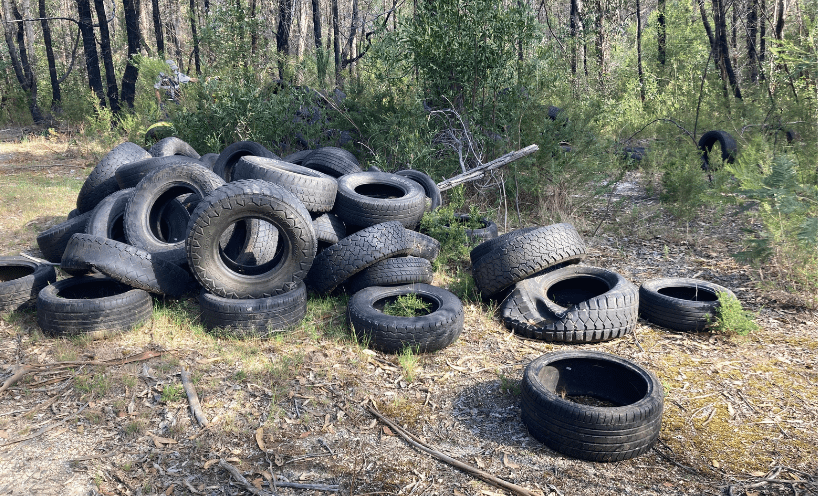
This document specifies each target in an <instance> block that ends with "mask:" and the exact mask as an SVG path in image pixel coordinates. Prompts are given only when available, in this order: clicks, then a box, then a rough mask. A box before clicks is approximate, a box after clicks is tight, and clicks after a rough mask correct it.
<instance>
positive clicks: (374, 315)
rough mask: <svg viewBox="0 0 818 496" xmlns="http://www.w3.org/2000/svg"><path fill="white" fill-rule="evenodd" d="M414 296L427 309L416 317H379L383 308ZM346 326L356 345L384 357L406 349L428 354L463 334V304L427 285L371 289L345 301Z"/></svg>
mask: <svg viewBox="0 0 818 496" xmlns="http://www.w3.org/2000/svg"><path fill="white" fill-rule="evenodd" d="M410 294H412V295H416V296H417V297H418V298H420V299H421V300H423V301H424V302H426V303H428V304H430V305H431V309H430V312H429V313H428V314H426V315H421V316H418V317H396V316H392V315H387V314H385V313H383V308H384V305H385V304H386V303H387V302H390V301H393V300H395V299H396V298H398V297H399V296H405V295H410ZM347 315H348V319H349V324H350V326H351V328H352V330H353V332H354V333H355V337H356V339H357V340H358V342H360V343H366V344H367V345H368V346H369V347H371V348H373V349H376V350H379V351H383V352H385V353H399V352H401V351H403V350H405V349H410V350H412V351H413V352H415V353H430V352H433V351H437V350H442V349H443V348H445V347H447V346H449V345H450V344H452V343H453V342H455V340H457V338H458V337H459V336H460V333H461V331H462V330H463V303H462V302H461V301H460V299H459V298H458V297H457V296H455V295H453V294H452V293H450V292H449V291H446V290H445V289H442V288H438V287H435V286H430V285H428V284H408V285H405V286H394V287H381V286H371V287H368V288H365V289H362V290H361V291H358V292H357V293H355V295H353V296H352V298H350V299H349V307H348V312H347Z"/></svg>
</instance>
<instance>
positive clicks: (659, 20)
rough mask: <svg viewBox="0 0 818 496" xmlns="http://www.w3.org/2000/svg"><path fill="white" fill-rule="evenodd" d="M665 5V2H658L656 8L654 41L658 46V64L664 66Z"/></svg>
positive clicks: (665, 36)
mask: <svg viewBox="0 0 818 496" xmlns="http://www.w3.org/2000/svg"><path fill="white" fill-rule="evenodd" d="M666 4H667V0H659V4H658V6H657V11H658V13H657V15H656V26H657V27H656V29H657V33H656V41H657V45H658V47H657V48H658V51H657V54H658V57H657V58H658V60H659V64H661V65H665V62H667V26H666V25H665V6H666Z"/></svg>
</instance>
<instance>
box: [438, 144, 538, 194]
mask: <svg viewBox="0 0 818 496" xmlns="http://www.w3.org/2000/svg"><path fill="white" fill-rule="evenodd" d="M539 149H540V147H539V146H537V145H528V146H527V147H525V148H523V149H522V150H517V151H514V152H511V153H506V154H505V155H503V156H502V157H499V158H496V159H494V160H492V161H491V162H489V163H487V164H483V165H481V166H480V167H475V168H473V169H471V170H468V171H466V172H464V173H462V174H458V175H456V176H454V177H450V178H449V179H444V180H443V181H440V182H439V183H437V187H438V188H439V189H440V191H446V190H447V189H451V188H454V187H455V186H457V185H459V184H463V183H467V182H470V181H475V180H477V179H480V178H481V177H483V176H484V175H485V173H486V172H488V171H490V170H494V169H498V168H500V167H502V166H504V165H506V164H509V163H511V162H514V161H515V160H519V159H521V158H523V157H525V156H527V155H531V154H532V153H534V152H536V151H537V150H539Z"/></svg>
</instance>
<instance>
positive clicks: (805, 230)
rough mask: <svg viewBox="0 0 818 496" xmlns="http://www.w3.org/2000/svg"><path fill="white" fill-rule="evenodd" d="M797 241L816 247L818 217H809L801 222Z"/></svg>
mask: <svg viewBox="0 0 818 496" xmlns="http://www.w3.org/2000/svg"><path fill="white" fill-rule="evenodd" d="M797 236H798V241H800V242H801V243H803V244H805V245H808V246H812V247H813V249H815V247H818V217H810V218H808V219H805V220H804V222H802V223H801V226H800V227H799V229H798V234H797Z"/></svg>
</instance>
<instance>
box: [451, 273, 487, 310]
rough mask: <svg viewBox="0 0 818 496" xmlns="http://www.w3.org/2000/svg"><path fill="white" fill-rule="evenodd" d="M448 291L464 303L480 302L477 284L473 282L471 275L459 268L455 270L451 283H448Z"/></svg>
mask: <svg viewBox="0 0 818 496" xmlns="http://www.w3.org/2000/svg"><path fill="white" fill-rule="evenodd" d="M449 291H451V292H452V293H454V294H455V295H457V297H458V298H460V299H461V300H462V301H464V302H469V303H481V302H482V297H481V296H480V290H479V289H478V288H477V284H476V283H475V282H474V277H472V275H471V273H469V272H467V271H466V270H464V269H462V268H461V267H457V268H455V274H454V277H453V279H452V282H451V283H449Z"/></svg>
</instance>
